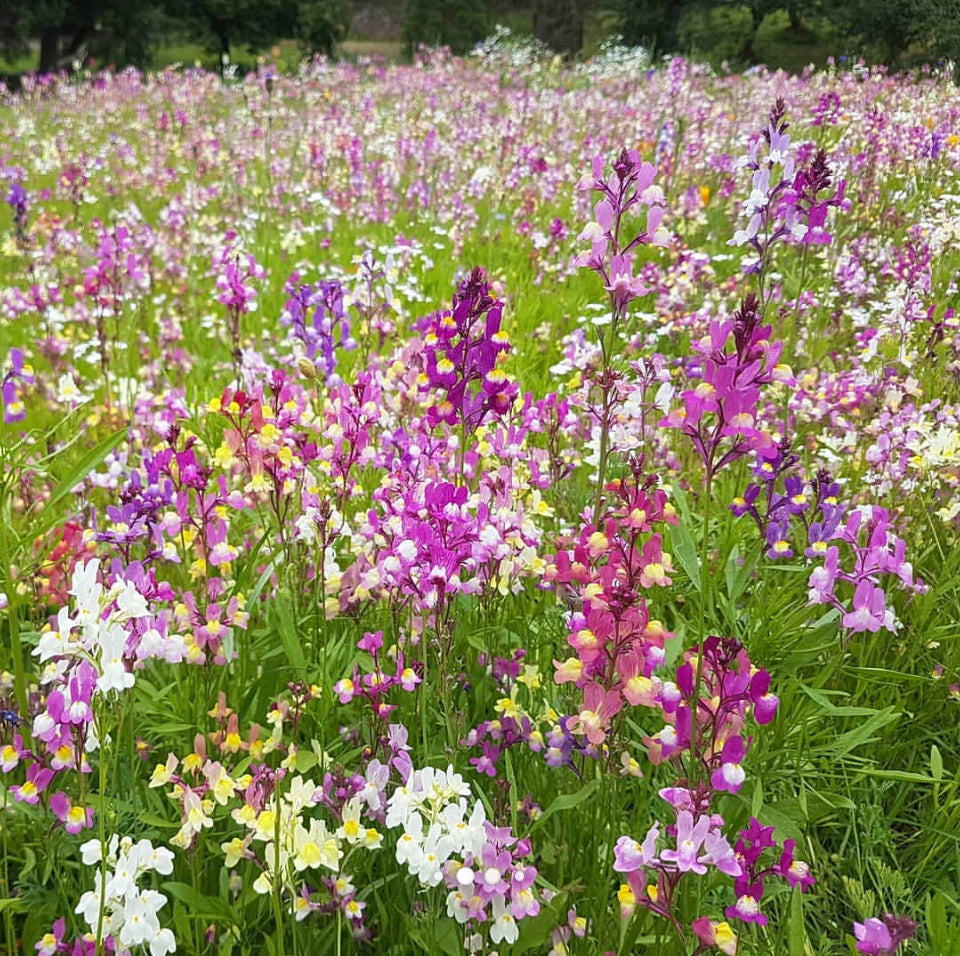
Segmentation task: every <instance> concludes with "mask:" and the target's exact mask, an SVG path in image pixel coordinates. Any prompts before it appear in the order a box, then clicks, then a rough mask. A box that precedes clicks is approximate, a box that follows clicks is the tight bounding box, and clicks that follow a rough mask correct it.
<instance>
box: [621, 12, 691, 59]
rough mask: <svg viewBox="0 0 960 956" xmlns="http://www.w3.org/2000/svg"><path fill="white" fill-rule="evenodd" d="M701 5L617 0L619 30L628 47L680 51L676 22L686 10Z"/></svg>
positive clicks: (660, 51)
mask: <svg viewBox="0 0 960 956" xmlns="http://www.w3.org/2000/svg"><path fill="white" fill-rule="evenodd" d="M701 6H703V3H701V2H700V0H673V2H666V3H665V2H663V0H621V2H620V10H619V12H620V18H621V26H620V31H621V33H622V34H623V39H624V42H625V43H627V44H629V45H630V46H644V47H647V48H648V49H650V50H651V51H652V52H654V53H658V54H659V53H676V52H679V51H680V49H681V44H680V20H681V18H682V17H683V15H684V14H685V13H687V12H689V11H690V10H692V9H694V8H697V7H701Z"/></svg>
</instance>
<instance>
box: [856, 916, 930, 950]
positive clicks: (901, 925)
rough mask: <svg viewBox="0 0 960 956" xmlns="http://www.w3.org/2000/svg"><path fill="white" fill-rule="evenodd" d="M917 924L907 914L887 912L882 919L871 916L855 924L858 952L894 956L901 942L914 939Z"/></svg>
mask: <svg viewBox="0 0 960 956" xmlns="http://www.w3.org/2000/svg"><path fill="white" fill-rule="evenodd" d="M916 931H917V924H916V923H914V922H913V920H911V919H907V917H905V916H894V915H893V914H892V913H887V914H885V915H884V917H883V918H882V919H877V917H875V916H871V917H870V918H869V919H868V920H866V921H865V922H863V923H854V924H853V934H854V936H856V937H857V952H858V953H867V954H869V956H894V954H895V953H896V951H897V950H898V949H899V947H900V944H901V943H903V942H906V941H907V940H908V939H912V938H913V935H914V933H915V932H916Z"/></svg>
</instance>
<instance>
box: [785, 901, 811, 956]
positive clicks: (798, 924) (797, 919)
mask: <svg viewBox="0 0 960 956" xmlns="http://www.w3.org/2000/svg"><path fill="white" fill-rule="evenodd" d="M788 934H789V935H788V939H787V942H788V946H789V953H790V956H804V951H805V949H806V942H807V931H806V929H805V928H804V925H803V893H801V892H800V887H799V886H797V887H794V890H793V898H792V899H791V900H790V925H789V929H788Z"/></svg>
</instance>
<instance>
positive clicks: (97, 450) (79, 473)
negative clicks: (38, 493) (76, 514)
mask: <svg viewBox="0 0 960 956" xmlns="http://www.w3.org/2000/svg"><path fill="white" fill-rule="evenodd" d="M128 433H129V428H127V427H124V428H121V429H120V430H119V431H115V432H114V433H113V434H112V435H108V436H107V437H106V438H104V439H103V441H101V442H100V443H99V444H97V445H94V446H93V448H91V449H90V451H88V452H87V454H86V455H84V456H83V458H81V459H80V461H78V462H77V463H76V465H74V466H73V468H72V469H71V470H70V471H69V472H68V473H67V475H66V476H65V477H64V478H61V479H60V481H59V482H58V484H57V486H56V488H54V489H53V493H52V494H51V495H50V498H49V499H48V500H47V501H46V502H44V505H43V511H42V512H40V514H39V515H38V516H37V517H38V518H39V521H38V522H37V523H36V524H35V525H33V526H32V527H31V529H30V533H31V535H33V536H34V537H37V536H39V535H41V534H44V533H45V532H46V531H48V530H49V529H50V528H52V527H53V526H54V525H55V524H56V523H57V521H59V520H60V517H61V516H60V514H59V512H58V511H57V508H56V506H57V505H58V504H59V503H60V502H61V501H62V500H63V499H64V498H66V497H67V495H69V494H70V493H71V492H72V491H73V489H74V488H76V487H77V485H79V484H80V482H82V481H83V479H84V478H86V477H87V475H89V474H90V472H91V471H93V470H94V468H96V467H97V465H99V464H100V463H101V462H102V461H103V460H104V459H105V458H106V457H107V455H109V454H110V452H112V451H113V450H114V449H115V448H116V447H117V445H119V444H120V442H122V441H123V439H124V438H126V436H127V434H128Z"/></svg>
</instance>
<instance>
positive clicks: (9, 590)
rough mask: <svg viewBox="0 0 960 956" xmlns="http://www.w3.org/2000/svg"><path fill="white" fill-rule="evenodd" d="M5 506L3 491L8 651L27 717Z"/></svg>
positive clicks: (0, 531) (1, 558) (0, 560)
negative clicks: (8, 632) (8, 633)
mask: <svg viewBox="0 0 960 956" xmlns="http://www.w3.org/2000/svg"><path fill="white" fill-rule="evenodd" d="M4 491H5V489H4ZM7 508H8V501H7V495H6V494H5V493H4V494H3V495H2V497H0V570H2V571H3V583H4V588H5V590H6V594H7V621H8V622H9V624H8V627H9V630H10V653H11V656H12V657H13V692H14V696H15V697H16V699H17V707H18V708H19V710H20V716H21V717H23V718H24V719H27V716H28V714H27V704H28V701H27V675H26V670H25V669H24V666H23V646H22V644H21V641H20V610H19V606H18V603H19V602H18V601H17V585H16V582H15V581H14V579H13V563H12V561H11V555H10V549H9V545H8V542H7V527H8V525H9V515H8V513H7Z"/></svg>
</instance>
